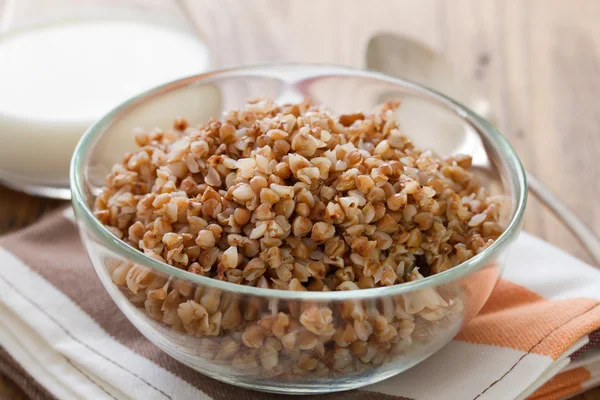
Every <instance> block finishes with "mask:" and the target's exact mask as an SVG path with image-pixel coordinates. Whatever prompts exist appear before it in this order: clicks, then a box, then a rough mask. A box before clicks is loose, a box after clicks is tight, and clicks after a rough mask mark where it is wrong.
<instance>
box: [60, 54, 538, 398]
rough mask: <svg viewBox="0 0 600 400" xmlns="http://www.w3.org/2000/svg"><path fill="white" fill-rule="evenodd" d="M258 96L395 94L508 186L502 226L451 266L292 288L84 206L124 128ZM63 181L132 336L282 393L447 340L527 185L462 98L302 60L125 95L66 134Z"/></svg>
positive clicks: (314, 388) (335, 385)
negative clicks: (206, 267) (134, 230)
mask: <svg viewBox="0 0 600 400" xmlns="http://www.w3.org/2000/svg"><path fill="white" fill-rule="evenodd" d="M256 96H268V97H270V98H273V99H277V101H281V102H290V101H297V100H300V99H302V97H304V96H310V97H312V98H313V99H314V101H315V102H316V103H321V104H324V105H326V106H327V107H329V108H330V109H332V110H333V111H335V112H337V111H340V112H352V111H361V110H369V109H371V108H372V107H373V106H375V105H378V104H380V103H382V102H383V101H386V100H389V99H400V100H401V101H402V106H401V108H400V111H399V112H400V122H401V124H402V125H403V128H404V130H405V131H406V132H407V134H408V135H410V136H412V137H413V138H414V139H415V141H416V142H417V144H418V145H420V146H425V147H431V148H433V149H436V150H438V152H439V153H441V154H446V153H447V152H452V151H456V150H458V149H460V150H461V151H465V150H467V151H468V152H470V153H471V154H472V155H473V156H474V169H475V171H476V173H477V174H478V175H480V176H481V179H483V180H484V182H485V185H486V186H487V187H488V188H490V189H491V191H492V192H495V193H503V194H505V195H506V196H507V197H508V198H509V199H510V206H511V210H510V217H509V218H508V220H507V221H506V224H507V227H506V230H505V232H504V233H503V234H502V235H501V236H500V237H499V238H498V240H497V241H496V242H495V243H494V244H493V245H491V246H490V247H489V248H487V249H486V250H484V251H483V252H481V253H480V254H478V255H476V256H475V257H473V258H472V259H470V260H468V261H467V262H465V263H463V264H461V265H460V266H457V267H455V268H453V269H450V270H448V271H445V272H443V273H440V274H437V275H434V276H432V277H429V278H425V279H422V280H419V281H413V282H409V283H403V284H400V285H396V286H390V287H384V288H374V289H364V290H358V291H343V292H293V291H282V290H270V289H261V288H255V287H250V286H243V285H236V284H232V283H228V282H222V281H218V280H214V279H211V278H206V277H202V276H199V275H195V274H192V273H189V272H187V271H183V270H180V269H177V268H174V267H171V266H169V265H167V264H163V263H160V262H158V261H156V260H153V259H150V258H148V257H146V256H145V255H144V254H143V253H141V252H139V251H137V250H135V249H133V248H132V247H130V246H128V245H127V244H126V243H125V242H122V241H121V240H119V239H118V238H117V237H115V236H114V235H113V234H111V233H110V232H109V231H108V230H107V229H106V228H105V227H104V226H103V225H102V224H101V223H100V222H99V221H98V220H97V219H96V218H95V217H94V215H93V213H92V211H91V209H90V208H91V207H92V204H93V201H94V194H95V193H97V191H98V189H99V188H100V187H101V186H102V185H103V179H104V176H105V175H106V174H107V172H108V171H109V170H110V167H111V166H112V165H113V163H115V162H117V161H119V160H120V159H121V158H122V156H123V154H124V153H125V152H127V151H130V150H133V149H134V148H135V144H134V141H133V136H132V135H131V130H132V128H134V127H144V128H152V127H155V126H162V127H167V126H171V123H172V121H173V119H174V117H175V116H182V117H184V118H186V119H187V120H188V121H190V122H191V123H192V124H198V123H202V122H205V121H207V120H208V118H210V117H219V116H220V114H221V112H223V111H225V110H228V109H231V108H236V107H240V106H242V105H243V104H244V103H245V101H246V100H247V99H248V98H251V97H256ZM71 188H72V197H73V206H74V209H75V215H76V217H77V221H78V224H79V228H80V232H81V236H82V238H83V242H84V244H85V247H86V249H87V252H88V253H89V256H90V259H91V261H92V263H93V265H94V268H95V269H96V272H97V274H98V276H99V277H100V280H101V281H102V283H103V285H104V286H105V288H106V290H107V291H108V293H109V294H110V296H111V297H112V299H113V300H114V301H115V303H116V304H117V305H118V307H119V308H120V309H121V311H122V312H123V313H124V314H125V315H126V316H127V318H128V319H129V320H130V321H131V322H132V323H133V324H134V325H135V326H136V327H137V328H138V329H139V330H140V332H141V333H142V334H144V336H146V337H147V338H148V339H149V340H151V341H152V342H153V343H154V344H156V345H157V346H158V347H160V348H161V349H162V350H164V351H165V352H166V353H168V354H170V355H171V356H172V357H174V358H176V359H177V360H179V361H180V362H182V363H184V364H186V365H188V366H190V367H192V368H194V369H196V370H198V371H200V372H201V373H203V374H205V375H208V376H211V377H213V378H215V379H218V380H221V381H224V382H229V383H231V384H234V385H238V386H243V387H248V388H252V389H256V390H263V391H270V392H281V393H322V392H332V391H340V390H347V389H352V388H357V387H361V386H365V385H368V384H372V383H375V382H377V381H380V380H383V379H386V378H389V377H391V376H393V375H396V374H398V373H400V372H402V371H404V370H406V369H408V368H410V367H412V366H414V365H416V364H418V363H419V362H421V361H423V360H424V359H426V358H427V357H429V356H430V355H432V354H433V353H435V352H436V351H437V350H439V349H440V348H441V347H443V346H444V345H445V344H447V343H448V342H449V341H450V340H451V339H452V338H453V337H454V336H455V335H456V334H457V333H458V332H459V331H460V329H461V327H462V326H463V325H464V324H466V323H468V322H469V320H471V318H473V316H474V315H476V314H477V312H478V311H479V310H480V309H481V307H482V306H483V304H484V303H485V301H486V300H487V299H488V297H489V295H490V293H491V292H492V289H493V288H494V286H495V284H496V282H497V281H498V278H499V276H500V275H501V273H502V270H503V268H504V266H505V265H506V262H507V255H508V253H509V251H508V250H509V249H510V247H511V244H512V243H513V241H514V240H515V239H516V237H517V236H518V233H519V231H520V229H521V220H522V216H523V211H524V208H525V203H526V194H527V191H526V183H525V175H524V171H523V168H522V166H521V163H520V162H519V160H518V158H517V156H516V155H515V153H514V151H513V149H512V148H511V147H510V145H509V144H508V142H507V141H506V140H505V139H504V138H503V137H502V136H501V135H500V133H498V132H497V131H496V130H495V129H494V128H493V127H492V126H490V125H489V124H488V123H487V122H486V121H484V120H482V119H481V118H479V117H478V116H476V115H475V114H474V113H473V112H471V111H470V110H468V109H466V108H465V107H463V106H461V105H460V104H457V103H456V102H454V101H452V100H450V99H448V98H446V97H444V96H443V95H440V94H438V93H436V92H434V91H432V90H429V89H426V88H424V87H421V86H419V85H416V84H414V83H410V82H407V81H403V80H399V79H395V78H391V77H387V76H385V75H381V74H377V73H373V72H367V71H360V70H354V69H348V68H340V67H330V66H310V65H281V66H259V67H249V68H240V69H233V70H226V71H220V72H214V73H208V74H203V75H197V76H192V77H188V78H185V79H181V80H178V81H176V82H173V83H170V84H167V85H163V86H161V87H158V88H156V89H154V90H151V91H149V92H146V93H143V94H141V95H139V96H137V97H135V98H133V99H131V100H129V101H127V102H125V103H123V104H122V105H120V106H119V107H117V108H116V109H114V110H113V111H112V112H110V113H109V114H108V115H106V116H105V117H104V118H102V119H101V120H100V121H98V122H97V123H96V124H94V125H93V126H92V127H91V128H90V129H89V130H88V132H87V133H86V134H85V135H84V136H83V138H82V140H81V141H80V143H79V144H78V146H77V149H76V151H75V156H74V158H73V161H72V164H71ZM161 288H166V289H164V290H161ZM200 306H201V307H200ZM257 331H260V332H262V333H261V334H257Z"/></svg>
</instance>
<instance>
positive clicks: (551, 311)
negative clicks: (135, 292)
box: [0, 210, 600, 400]
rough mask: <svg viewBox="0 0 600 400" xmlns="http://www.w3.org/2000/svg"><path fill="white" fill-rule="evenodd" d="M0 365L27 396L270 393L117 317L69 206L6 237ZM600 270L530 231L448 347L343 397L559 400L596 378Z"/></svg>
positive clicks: (0, 282) (0, 244)
mask: <svg viewBox="0 0 600 400" xmlns="http://www.w3.org/2000/svg"><path fill="white" fill-rule="evenodd" d="M0 293H2V295H1V296H0V316H2V318H1V320H0V347H1V348H2V350H1V351H0V372H1V373H4V374H5V375H6V376H8V377H9V378H10V379H12V380H13V381H15V382H16V383H17V384H18V385H19V386H21V387H22V388H23V389H24V390H25V392H26V393H27V394H28V395H29V396H31V398H32V399H49V398H59V399H91V398H93V399H129V398H131V399H142V398H143V399H164V398H167V399H231V398H235V397H237V398H240V399H271V398H272V399H275V398H280V396H277V395H273V394H266V393H259V392H253V391H249V390H244V389H240V388H236V387H233V386H230V385H227V384H225V383H221V382H217V381H215V380H213V379H210V378H208V377H205V376H203V375H201V374H200V373H198V372H196V371H194V370H192V369H190V368H188V367H186V366H184V365H183V364H181V363H179V362H177V361H176V360H174V359H173V358H171V357H169V356H167V355H166V354H165V353H163V352H162V351H160V350H159V349H158V348H157V347H155V346H154V345H153V344H151V343H150V342H149V341H148V340H147V339H146V338H144V337H143V336H142V335H141V334H140V333H139V332H138V331H137V330H136V329H135V328H134V327H133V326H132V325H131V323H130V322H129V321H128V320H127V319H126V318H125V317H124V315H123V314H121V313H120V312H119V310H118V309H117V307H116V305H115V304H114V303H113V302H112V300H111V299H110V297H109V296H108V294H107V293H106V292H105V291H104V288H103V287H102V285H101V283H100V281H99V280H98V278H97V277H96V275H95V273H94V271H93V268H92V266H91V265H90V262H89V261H88V259H87V256H86V254H85V252H84V250H83V247H82V245H81V243H80V240H79V236H78V234H77V230H76V227H75V225H74V224H73V221H72V214H71V213H70V210H66V211H60V212H55V213H53V214H51V215H49V216H48V217H46V218H44V219H43V220H42V221H40V222H38V223H37V224H35V225H33V226H31V227H29V228H26V229H24V230H22V231H19V232H16V233H14V234H11V235H9V236H5V237H2V238H0ZM599 329H600V271H599V270H597V269H595V268H593V267H590V266H588V265H586V264H584V263H582V262H581V261H579V260H577V259H575V258H573V257H571V256H569V255H567V254H565V253H564V252H562V251H560V250H558V249H556V248H555V247H553V246H550V245H549V244H547V243H544V242H543V241H541V240H539V239H536V238H534V237H532V236H530V235H528V234H525V233H524V234H522V235H521V237H520V238H519V240H518V241H517V243H516V245H515V249H514V250H513V255H512V257H511V262H510V265H509V266H508V267H507V269H506V271H505V274H504V277H503V279H502V280H501V281H500V282H499V283H498V286H497V287H496V289H495V290H494V292H493V294H492V296H491V298H490V300H489V301H488V302H487V303H486V305H485V306H484V308H483V310H482V311H481V312H480V313H479V315H478V316H477V317H476V318H475V319H474V320H473V321H472V322H471V323H470V324H469V325H468V326H467V327H465V328H464V329H463V331H462V332H461V333H460V334H459V335H458V336H457V337H456V338H455V339H454V340H453V341H452V342H451V343H449V344H448V345H447V346H446V347H444V348H443V349H442V350H440V351H439V352H438V353H436V354H434V355H433V356H431V357H430V358H428V359H427V360H425V361H424V362H423V363H421V364H419V365H417V366H416V367H414V368H412V369H410V370H408V371H406V372H404V373H402V374H400V375H398V376H396V377H393V378H390V379H388V380H386V381H383V382H380V383H377V384H375V385H372V386H369V387H366V388H363V389H361V390H355V391H351V392H344V393H343V394H330V395H327V396H323V397H324V398H332V399H333V398H341V397H342V396H343V397H344V399H415V400H417V399H432V398H443V399H457V400H463V399H510V398H516V399H524V398H528V397H529V398H531V399H539V400H541V399H560V398H566V397H569V396H572V395H574V394H576V393H578V392H581V391H583V390H585V389H587V388H591V387H594V386H597V385H600V348H599V347H598V346H597V344H598V341H599V339H600V330H599Z"/></svg>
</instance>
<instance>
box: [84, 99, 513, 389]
mask: <svg viewBox="0 0 600 400" xmlns="http://www.w3.org/2000/svg"><path fill="white" fill-rule="evenodd" d="M398 106H399V103H398V102H388V103H385V104H383V105H382V106H380V107H379V108H378V109H377V110H375V111H373V112H372V113H354V114H343V115H335V114H333V113H331V112H329V111H328V110H327V109H326V108H324V107H321V106H316V105H313V104H311V102H310V101H308V100H305V101H304V102H302V103H300V104H289V105H283V106H280V105H277V104H275V103H274V102H272V101H270V100H264V99H259V100H255V101H250V102H248V103H247V104H246V105H245V106H244V107H243V108H242V109H240V110H232V111H229V112H226V113H225V114H224V116H223V118H222V121H217V120H211V121H209V122H208V123H207V124H206V125H204V126H200V127H192V126H188V123H187V122H186V121H185V120H183V119H177V120H176V121H175V123H174V125H173V127H172V129H168V130H155V131H152V132H145V131H137V132H135V140H136V142H137V144H138V146H139V149H137V150H136V151H135V152H133V153H129V154H126V155H125V157H124V158H123V161H122V162H121V163H119V164H116V165H114V167H113V169H112V172H111V173H110V174H109V175H108V176H107V177H106V184H105V187H104V188H103V189H102V192H101V193H100V194H99V195H98V197H97V198H96V202H95V207H94V210H95V215H96V216H97V218H98V219H99V220H100V221H101V222H102V223H103V224H104V225H106V226H107V228H108V229H109V230H110V231H111V232H112V233H114V234H115V235H116V236H117V237H118V238H120V239H122V240H123V241H125V242H127V243H128V244H130V245H131V246H133V247H135V248H136V249H138V250H139V251H141V252H143V253H145V254H146V255H147V256H149V257H151V258H154V259H155V260H158V261H161V262H164V263H167V264H169V265H172V266H173V267H175V268H179V269H184V270H187V271H189V272H191V273H193V274H198V275H202V276H206V277H210V278H213V279H219V280H222V281H227V282H231V283H234V284H238V285H250V286H256V287H260V288H265V289H281V290H291V291H338V290H360V289H367V288H375V287H382V286H391V285H401V284H403V283H404V282H410V281H414V280H418V279H423V278H425V277H428V276H431V275H435V274H438V273H441V272H443V271H446V270H448V269H450V268H453V267H454V266H456V265H458V264H460V263H462V262H464V261H466V260H468V259H469V258H471V257H473V256H474V255H476V254H478V253H479V252H481V251H482V250H484V249H485V248H487V247H488V246H490V244H492V243H493V242H494V240H495V239H497V237H498V236H499V235H500V234H501V233H502V231H503V228H504V226H503V224H502V222H501V221H502V218H503V216H502V214H503V202H504V200H505V199H504V198H503V197H502V196H491V195H489V194H488V192H487V191H486V189H485V188H484V187H483V186H481V184H480V183H479V182H478V179H477V178H476V177H475V175H474V174H473V173H472V172H471V171H470V168H471V158H470V157H469V156H466V155H453V156H448V157H441V156H439V155H437V154H435V153H434V152H433V151H431V150H422V149H419V148H416V147H415V146H414V145H413V143H412V142H411V140H410V138H409V137H408V136H406V135H405V134H403V132H402V130H401V127H400V124H399V123H398V121H396V118H395V109H396V107H398ZM110 273H111V278H112V280H113V282H114V283H115V284H116V285H117V286H119V287H120V288H121V290H122V291H123V292H124V293H125V294H126V296H127V297H128V298H129V299H130V301H132V302H134V303H135V304H136V305H137V306H138V307H140V308H141V309H143V310H144V311H145V312H146V313H147V314H148V315H149V316H150V317H152V318H153V319H155V320H157V321H159V322H160V323H161V324H163V325H164V326H166V327H169V328H170V329H172V330H174V331H177V332H183V333H186V334H188V335H190V336H196V337H199V338H201V340H199V341H198V342H197V346H200V347H201V349H202V351H201V353H202V356H203V357H205V358H207V359H210V360H212V362H214V363H217V364H222V365H227V366H233V367H236V368H239V370H240V371H242V372H244V371H245V372H246V373H249V374H256V375H259V374H261V375H263V376H271V377H272V376H281V377H289V378H293V377H296V378H297V377H302V376H308V375H311V376H319V377H326V376H330V375H335V374H339V373H346V374H349V373H360V372H361V371H364V370H365V369H368V368H372V367H375V366H378V365H382V364H384V363H386V362H388V361H390V360H392V359H394V358H397V357H399V356H400V355H401V354H402V352H403V351H405V350H406V349H407V348H408V347H410V346H413V345H415V343H418V342H426V341H428V340H431V338H432V337H433V336H435V334H436V330H437V329H441V328H443V327H445V326H449V325H450V324H452V323H454V322H456V319H457V318H459V316H460V314H461V311H462V307H463V304H462V300H461V296H460V293H459V291H458V289H456V288H455V289H452V288H450V287H445V288H441V289H439V288H429V289H423V290H419V291H417V292H415V293H410V294H406V295H403V296H395V297H390V296H387V297H383V298H377V299H374V300H372V301H349V300H346V301H344V302H337V303H333V302H332V303H331V304H330V305H329V306H328V305H327V304H323V303H319V302H316V301H315V302H311V301H300V300H293V301H292V300H290V301H285V300H279V301H276V302H274V301H270V300H269V298H267V297H265V298H260V297H258V296H257V297H255V298H252V297H249V296H248V295H244V296H236V295H235V294H234V293H230V292H228V293H222V292H221V291H220V290H218V289H215V288H209V287H203V286H199V285H198V286H195V285H193V284H192V283H190V282H189V281H183V280H176V279H172V278H170V277H168V276H162V275H160V274H159V273H157V272H154V271H153V270H152V269H150V268H148V267H144V266H141V265H136V264H132V263H127V262H122V263H115V265H114V266H113V267H112V268H111V270H110ZM420 328H421V329H420Z"/></svg>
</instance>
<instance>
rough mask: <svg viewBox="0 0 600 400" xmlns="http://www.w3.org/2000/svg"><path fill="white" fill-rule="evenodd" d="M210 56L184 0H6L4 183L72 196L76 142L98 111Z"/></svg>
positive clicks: (0, 149) (1, 122)
mask: <svg viewBox="0 0 600 400" xmlns="http://www.w3.org/2000/svg"><path fill="white" fill-rule="evenodd" d="M210 58H211V57H210V54H209V51H208V49H207V47H206V46H205V44H204V43H203V41H202V40H201V38H200V37H199V36H198V34H197V33H196V31H195V30H194V29H193V27H192V26H191V25H190V24H189V23H188V19H187V17H186V15H185V13H184V12H182V10H181V9H180V8H179V6H178V3H177V2H175V1H158V0H155V1H116V0H110V1H105V0H104V1H85V0H84V1H79V0H60V1H43V0H25V1H16V0H0V143H1V144H0V182H1V183H2V184H4V185H6V186H9V187H12V188H15V189H17V190H22V191H25V192H27V193H30V194H35V195H40V196H46V197H55V198H65V199H66V198H69V197H70V192H69V189H68V186H69V182H68V170H69V161H70V159H71V157H72V154H73V149H74V148H75V145H76V143H77V141H78V140H79V138H80V137H81V135H82V134H83V132H85V130H86V129H87V128H88V127H89V126H90V125H91V124H92V123H93V122H94V121H95V120H96V119H97V118H99V117H100V116H101V115H103V114H105V113H106V112H107V111H109V110H110V109H111V108H113V107H114V106H115V105H117V104H119V103H120V102H122V101H124V100H126V99H127V98H130V97H132V96H134V95H136V94H138V93H140V92H142V91H145V90H148V89H150V88H152V87H155V86H157V85H160V84H162V83H165V82H168V81H170V80H173V79H177V78H180V77H184V76H188V75H192V74H197V73H201V72H205V71H206V70H208V69H209V68H210V65H211V64H210Z"/></svg>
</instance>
